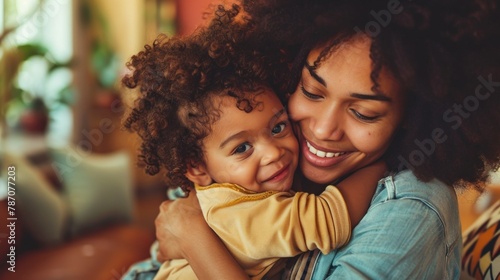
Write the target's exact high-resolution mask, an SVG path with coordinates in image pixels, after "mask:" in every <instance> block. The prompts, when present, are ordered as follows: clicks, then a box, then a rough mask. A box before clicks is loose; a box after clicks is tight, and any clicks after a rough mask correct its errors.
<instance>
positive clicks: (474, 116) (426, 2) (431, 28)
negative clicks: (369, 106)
mask: <svg viewBox="0 0 500 280" xmlns="http://www.w3.org/2000/svg"><path fill="white" fill-rule="evenodd" d="M240 2H241V5H242V7H243V10H245V12H246V13H247V15H248V17H249V21H250V23H251V24H252V25H254V26H255V27H254V28H255V30H258V32H256V33H255V39H254V40H255V41H258V42H259V44H262V45H279V46H281V47H282V48H283V49H284V50H286V52H287V53H288V55H289V57H290V59H292V60H293V61H294V63H293V67H292V74H291V78H290V79H289V81H290V84H289V92H293V91H294V90H295V88H296V85H297V83H298V81H299V79H300V72H301V70H302V68H303V67H304V63H305V60H306V58H307V55H308V53H309V51H310V50H311V49H313V48H315V47H317V46H325V45H326V47H325V51H323V57H320V58H319V59H318V61H317V64H316V65H317V66H318V67H319V66H320V65H321V60H322V59H324V58H325V57H327V56H328V55H330V53H331V52H332V51H333V50H334V49H335V47H336V46H338V45H339V44H342V43H343V42H346V41H348V40H350V39H352V38H353V37H355V36H358V35H360V34H362V35H364V36H369V37H370V38H371V40H372V45H371V50H370V51H371V58H372V61H373V63H372V75H371V79H372V81H373V88H374V89H375V90H376V89H377V86H378V83H377V79H378V76H379V73H380V70H381V68H382V67H386V68H387V69H388V70H389V71H390V72H391V73H392V74H393V75H394V77H395V78H396V79H397V80H398V81H399V83H400V84H401V85H402V86H403V87H404V89H405V94H406V99H407V108H406V113H405V120H404V124H403V125H402V128H401V129H400V130H399V131H398V132H397V134H396V137H395V139H394V140H393V142H392V145H391V147H390V148H389V151H388V152H387V154H386V157H385V158H386V161H387V163H388V165H389V167H390V169H391V170H392V171H395V172H396V171H398V170H401V169H404V168H409V169H412V170H413V172H414V173H415V175H416V176H417V177H418V178H420V179H421V180H423V181H427V180H431V179H434V178H436V179H439V180H441V181H443V182H444V183H446V184H448V185H450V186H455V187H461V186H475V187H477V188H479V189H481V188H482V187H483V185H484V184H483V182H486V181H487V179H488V177H489V174H490V173H491V171H494V170H497V169H498V167H499V162H500V144H499V139H500V129H499V126H500V110H499V107H500V106H499V105H500V102H499V99H500V94H499V91H500V87H499V81H500V64H499V61H500V52H499V51H498V50H499V49H500V12H499V7H498V2H497V1H494V0H456V1H451V0H439V1H436V0H422V1H409V0H408V1H404V0H402V1H395V2H389V3H392V4H397V5H392V6H389V3H388V1H387V0H364V1H363V0H358V1H343V0H265V1H264V0H248V1H247V0H240ZM332 38H335V40H332ZM436 132H439V133H440V135H441V136H442V138H440V139H439V141H438V142H437V141H435V140H434V138H435V137H434V136H435V134H434V133H436ZM433 137H434V138H433ZM422 143H424V144H422Z"/></svg>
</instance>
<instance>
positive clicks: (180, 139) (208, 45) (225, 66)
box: [122, 6, 288, 190]
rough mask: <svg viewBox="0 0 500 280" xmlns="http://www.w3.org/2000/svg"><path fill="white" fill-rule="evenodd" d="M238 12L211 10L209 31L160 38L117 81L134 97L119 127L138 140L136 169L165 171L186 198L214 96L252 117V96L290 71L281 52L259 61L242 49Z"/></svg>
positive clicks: (214, 114)
mask: <svg viewBox="0 0 500 280" xmlns="http://www.w3.org/2000/svg"><path fill="white" fill-rule="evenodd" d="M238 15H239V7H238V6H232V7H230V8H224V7H222V6H218V7H216V10H215V16H214V18H213V19H212V20H211V22H210V24H209V25H208V26H206V27H200V28H199V29H197V30H196V31H195V33H194V34H193V35H190V36H185V37H181V36H174V37H171V38H168V37H167V36H165V35H160V36H159V37H158V38H157V39H156V40H155V41H154V42H153V44H152V45H146V46H145V49H144V50H143V51H141V52H139V53H138V54H136V55H134V56H132V58H131V59H130V61H129V62H128V63H127V67H128V68H129V69H130V70H131V73H130V74H128V75H126V76H125V77H124V78H123V79H122V83H123V84H124V85H125V86H126V87H128V88H130V89H134V88H138V92H139V96H138V98H137V99H136V100H135V102H134V106H133V108H132V109H131V110H130V112H129V113H128V115H127V116H126V117H125V119H124V120H123V125H124V127H125V128H126V129H128V130H129V131H132V132H136V133H137V134H138V135H139V136H140V138H141V139H142V143H141V146H140V151H139V163H140V164H141V165H143V166H144V167H145V170H146V173H148V174H150V175H154V174H157V173H158V172H160V171H161V170H164V171H166V177H167V181H168V186H169V187H177V186H181V187H183V188H184V189H185V190H188V189H189V188H190V187H191V186H192V183H190V182H189V181H188V180H187V179H186V177H185V173H186V171H187V168H188V167H189V166H196V165H198V164H200V163H202V162H203V158H204V157H203V147H202V140H203V139H204V138H205V137H206V136H207V135H208V134H209V133H210V126H211V125H212V124H213V123H214V122H215V121H216V120H217V119H218V117H219V114H220V112H219V110H218V104H215V102H213V100H214V97H215V96H230V97H232V98H234V100H235V106H237V107H238V108H239V109H241V110H244V111H245V112H250V111H252V109H253V108H254V107H255V106H256V105H257V104H256V103H255V102H254V100H253V98H252V96H253V95H254V94H258V93H259V92H260V90H262V89H263V88H264V87H267V88H271V89H272V90H275V91H279V90H282V89H280V88H279V87H276V88H274V87H272V83H271V82H272V81H274V80H283V79H284V78H283V77H281V76H283V75H285V74H286V73H287V72H288V71H287V68H288V65H287V64H286V63H285V61H284V60H283V59H280V56H282V54H281V53H280V52H279V51H277V50H276V51H269V52H266V55H264V53H260V52H258V51H257V49H254V48H253V47H252V43H251V42H247V35H246V34H247V33H248V31H249V29H248V28H249V27H250V26H247V25H243V24H239V23H238V21H239V19H238V18H239V17H238Z"/></svg>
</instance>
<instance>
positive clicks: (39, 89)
mask: <svg viewBox="0 0 500 280" xmlns="http://www.w3.org/2000/svg"><path fill="white" fill-rule="evenodd" d="M3 59H4V61H5V63H4V66H5V67H8V68H9V69H8V72H9V78H8V79H9V80H8V81H6V87H5V91H6V95H7V96H8V103H7V108H6V116H7V119H10V120H11V124H12V122H14V121H16V122H17V124H18V125H19V127H20V128H21V129H22V130H23V131H24V132H27V133H36V134H43V133H45V132H46V130H47V127H48V123H49V115H50V111H51V110H52V109H54V108H56V107H57V106H60V105H69V104H70V103H71V102H72V97H73V92H72V89H71V85H70V83H68V84H66V85H63V86H62V87H60V88H59V89H58V90H57V92H50V93H49V92H48V89H47V82H48V81H50V79H51V78H52V75H53V74H54V73H56V72H57V71H59V70H61V69H64V68H66V69H69V68H70V67H71V66H72V62H71V61H66V62H58V61H56V60H55V59H54V58H53V57H52V56H51V54H50V53H49V52H48V50H47V48H45V47H44V46H43V45H41V44H38V43H29V44H22V45H19V46H15V47H13V48H11V49H9V50H8V51H6V52H5V53H4V56H3ZM26 68H28V69H26ZM33 69H36V70H33ZM28 70H31V71H28ZM23 74H24V76H25V77H24V83H23V77H20V76H22V75H23ZM26 80H34V82H32V83H31V84H30V83H26ZM13 120H14V121H13Z"/></svg>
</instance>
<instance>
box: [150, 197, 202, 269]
mask: <svg viewBox="0 0 500 280" xmlns="http://www.w3.org/2000/svg"><path fill="white" fill-rule="evenodd" d="M155 225H156V238H157V239H158V242H159V249H158V256H157V257H158V261H160V262H163V261H165V260H170V259H182V258H186V254H187V253H188V251H189V250H191V249H190V247H191V246H192V245H193V243H195V242H196V240H197V239H198V238H197V236H199V234H210V233H206V232H207V231H210V232H211V229H210V228H209V227H208V225H207V223H206V222H205V219H204V218H203V214H202V212H201V209H200V205H199V203H198V198H197V197H196V193H195V191H194V190H193V191H191V192H190V193H189V196H188V197H187V198H179V199H176V200H167V201H164V202H163V203H162V204H161V205H160V213H159V214H158V216H157V217H156V220H155ZM204 232H205V233H204Z"/></svg>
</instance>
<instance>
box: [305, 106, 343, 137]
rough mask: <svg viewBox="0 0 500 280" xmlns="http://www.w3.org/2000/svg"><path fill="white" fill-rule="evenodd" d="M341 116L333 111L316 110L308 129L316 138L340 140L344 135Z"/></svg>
mask: <svg viewBox="0 0 500 280" xmlns="http://www.w3.org/2000/svg"><path fill="white" fill-rule="evenodd" d="M342 122H343V118H342V117H341V116H340V115H339V114H335V113H334V112H317V113H316V114H315V116H314V118H312V119H311V121H310V123H309V126H310V127H309V129H310V130H311V132H312V133H313V135H314V137H315V138H316V139H318V140H330V141H340V140H341V139H342V137H343V135H344V130H343V129H342V127H343V124H342Z"/></svg>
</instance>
